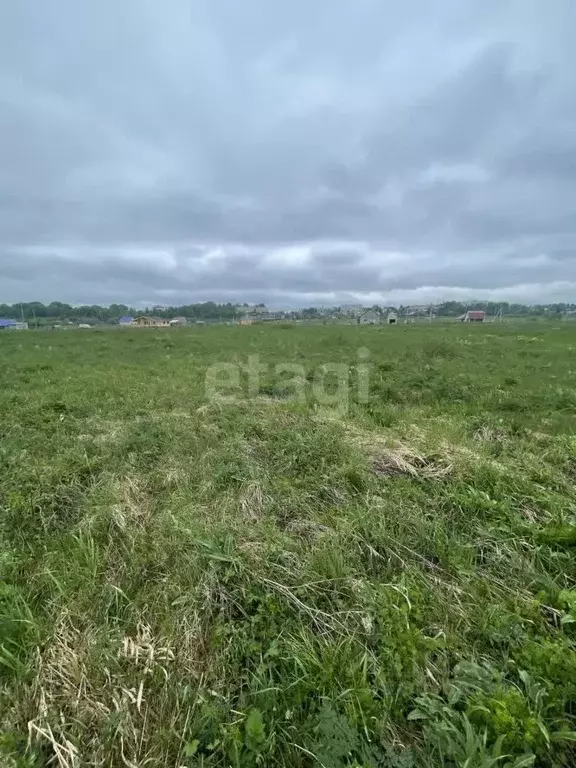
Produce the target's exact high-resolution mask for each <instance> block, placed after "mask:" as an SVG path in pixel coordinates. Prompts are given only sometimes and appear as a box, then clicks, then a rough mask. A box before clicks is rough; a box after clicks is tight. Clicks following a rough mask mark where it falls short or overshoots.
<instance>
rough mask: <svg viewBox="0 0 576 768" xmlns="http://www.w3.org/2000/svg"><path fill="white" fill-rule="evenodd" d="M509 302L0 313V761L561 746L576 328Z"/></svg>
mask: <svg viewBox="0 0 576 768" xmlns="http://www.w3.org/2000/svg"><path fill="white" fill-rule="evenodd" d="M526 328H527V326H525V325H524V326H523V331H525V332H526V333H527V334H528V336H526V337H525V336H519V335H518V332H517V329H516V328H515V327H514V326H506V325H504V324H503V325H501V326H498V327H494V326H491V327H490V334H487V332H486V329H484V328H477V327H468V326H461V325H460V324H458V325H457V326H456V325H455V326H452V327H450V326H441V325H440V326H438V327H436V326H434V325H431V326H430V327H428V326H426V327H418V326H408V327H401V328H360V327H359V328H355V327H343V328H338V327H330V326H326V327H322V328H320V327H304V326H290V327H289V328H283V327H278V328H276V327H267V328H266V329H265V330H264V331H263V332H262V329H260V328H258V327H256V326H255V327H250V328H231V327H229V328H216V327H215V328H202V329H200V330H198V329H188V330H186V331H182V332H178V333H174V334H172V333H170V331H167V332H166V333H165V334H164V333H162V334H160V333H153V332H152V333H149V332H147V331H137V330H135V331H132V330H126V331H125V332H120V331H115V332H112V331H109V332H98V331H94V332H88V333H85V334H82V335H81V336H80V334H74V333H73V332H70V333H69V334H64V333H62V334H61V335H57V334H48V333H42V332H30V333H28V334H26V335H24V334H20V335H16V334H14V335H4V336H2V338H1V339H0V346H1V350H0V352H1V353H2V355H3V359H5V360H6V361H8V363H9V364H8V365H6V366H4V367H3V368H2V370H1V371H0V378H1V379H2V389H3V393H4V396H3V398H2V400H1V401H0V411H1V413H0V433H1V434H0V438H1V441H0V731H1V734H2V735H1V736H0V756H1V758H0V764H2V765H11V766H28V767H30V768H31V767H32V766H34V768H37V767H40V766H65V767H66V768H68V767H70V768H72V767H74V768H75V767H76V766H84V765H86V766H116V765H129V766H144V765H165V766H206V768H208V767H209V766H214V767H216V766H222V767H224V766H226V767H227V766H234V767H239V768H241V767H242V766H254V765H263V766H264V765H265V766H286V765H290V766H302V767H303V768H304V767H306V768H307V767H308V766H316V765H318V766H325V768H347V767H349V768H352V767H354V768H360V767H361V768H368V767H370V768H379V767H380V766H396V767H397V768H400V767H403V768H409V767H416V766H434V765H438V766H444V765H446V766H464V765H465V766H467V768H481V767H482V768H484V766H508V767H509V768H510V767H512V766H513V767H515V768H520V766H530V765H534V766H565V765H570V764H572V763H574V762H575V761H576V751H575V748H574V747H575V742H574V738H573V734H574V725H575V717H576V710H575V706H576V705H575V701H576V635H575V630H574V627H575V626H576V598H575V597H574V595H575V594H576V590H575V577H576V568H575V560H574V530H575V529H576V525H575V523H576V493H575V490H574V467H575V466H576V463H575V462H576V448H575V444H574V439H573V434H574V418H575V417H574V414H573V412H572V410H571V408H570V403H571V402H572V400H571V388H570V381H571V378H570V377H571V369H570V361H569V359H568V357H567V356H566V355H565V354H564V349H565V347H566V346H569V345H570V344H574V341H573V339H572V336H573V334H574V331H573V330H572V329H571V328H570V327H569V326H567V327H565V328H559V329H552V328H547V327H544V326H542V325H538V327H536V326H534V328H528V330H526ZM288 330H289V331H290V332H287V331H288ZM527 338H528V339H529V340H530V341H529V342H528V341H526V339H527ZM360 348H362V349H364V350H369V353H370V359H369V364H370V366H371V368H370V378H369V382H368V397H367V398H365V397H362V396H360V383H359V382H361V381H362V376H364V373H363V372H362V369H360V368H359V365H360V363H359V359H360V358H359V356H358V349H360ZM531 350H532V351H535V350H537V355H536V354H528V352H530V351H531ZM255 353H257V354H258V355H259V357H260V362H262V363H265V364H266V365H267V366H268V369H267V371H266V372H265V374H263V377H262V383H263V387H265V388H266V391H260V392H258V393H257V394H256V395H255V396H254V395H253V394H250V392H249V391H248V386H249V382H248V381H247V379H246V377H245V375H244V373H242V374H241V375H240V376H239V379H238V385H237V386H236V388H235V389H234V391H232V392H231V391H227V392H226V393H225V394H226V397H213V398H211V399H207V398H206V394H205V378H206V370H207V368H208V367H209V366H211V365H213V364H214V363H216V362H223V361H228V362H235V363H238V364H241V365H244V364H245V362H246V360H247V359H248V357H249V356H250V355H254V354H255ZM365 359H366V356H365V355H364V357H362V360H361V362H362V361H365ZM503 360H505V361H506V365H503ZM293 362H297V363H298V364H299V365H301V366H303V367H304V368H305V371H304V375H303V376H302V377H301V378H302V385H303V386H304V387H305V389H304V394H303V396H298V397H297V398H295V397H293V396H291V394H292V393H291V391H290V387H288V388H285V382H284V380H283V378H282V377H276V376H275V374H274V366H275V365H284V364H286V363H293ZM334 364H339V365H343V366H344V368H343V369H342V370H347V371H349V372H350V373H349V376H350V378H349V379H348V388H347V390H346V398H347V399H346V402H345V405H346V408H345V409H343V408H342V403H343V400H342V398H340V399H339V397H336V396H335V395H334V393H335V392H336V394H338V393H337V386H332V384H331V386H332V390H330V395H331V399H330V402H328V403H325V402H324V403H319V402H318V398H317V397H316V396H315V394H314V393H315V390H314V386H315V382H316V381H317V377H316V375H315V372H316V371H317V369H318V368H319V367H320V366H322V365H334ZM243 370H244V369H243ZM283 370H286V369H283ZM38 371H41V373H40V374H38ZM336 384H337V382H336ZM342 391H343V390H342ZM230 395H232V396H230ZM525 406H527V407H525Z"/></svg>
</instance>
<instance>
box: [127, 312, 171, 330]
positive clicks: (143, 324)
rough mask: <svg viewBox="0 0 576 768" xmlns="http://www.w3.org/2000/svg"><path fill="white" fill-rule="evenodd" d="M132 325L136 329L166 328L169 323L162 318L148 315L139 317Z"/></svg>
mask: <svg viewBox="0 0 576 768" xmlns="http://www.w3.org/2000/svg"><path fill="white" fill-rule="evenodd" d="M134 325H135V326H136V327H137V328H168V327H169V326H170V321H169V320H165V319H164V318H163V317H151V316H149V315H139V316H138V317H137V318H136V319H135V320H134Z"/></svg>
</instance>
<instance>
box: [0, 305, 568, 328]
mask: <svg viewBox="0 0 576 768" xmlns="http://www.w3.org/2000/svg"><path fill="white" fill-rule="evenodd" d="M256 307H257V308H258V309H261V310H262V309H265V306H264V304H258V305H256ZM252 309H253V306H250V305H248V304H231V303H227V304H220V303H217V302H214V301H206V302H202V303H198V304H184V305H181V306H174V307H147V308H145V309H135V308H134V307H129V306H127V305H126V304H110V305H109V306H101V305H99V304H90V305H87V304H85V305H80V306H74V305H72V304H64V303H63V302H60V301H52V302H51V303H50V304H43V303H42V302H40V301H31V302H22V303H19V304H0V317H9V318H14V319H16V320H20V319H24V320H26V321H28V322H29V323H31V324H36V325H49V324H53V323H55V322H73V323H90V324H92V325H94V324H100V323H111V324H114V323H118V321H119V319H120V318H121V317H123V316H125V315H131V316H133V317H134V316H136V315H140V314H146V315H156V316H157V317H166V318H171V317H177V316H181V317H186V318H188V319H189V320H192V321H197V322H198V321H204V322H207V321H218V320H220V321H230V320H234V319H237V318H239V317H242V316H243V315H245V314H246V313H250V311H251V310H252ZM373 309H376V310H380V311H388V310H393V311H395V312H397V313H398V314H399V315H401V316H402V315H405V314H408V313H409V312H412V313H413V312H414V308H413V307H409V306H403V305H399V306H397V307H384V308H382V307H378V306H376V305H375V306H374V307H373ZM430 309H431V310H433V311H434V313H435V314H436V315H437V316H440V317H458V316H459V315H463V314H464V313H465V312H466V311H467V310H469V309H481V310H484V311H485V312H486V314H487V315H495V314H496V313H497V312H498V311H499V310H502V313H503V314H504V315H524V316H528V315H530V316H555V315H556V316H557V315H563V314H565V313H567V312H574V313H576V304H571V303H556V304H517V303H509V302H494V301H469V302H460V301H445V302H443V303H441V304H436V305H434V306H430V307H429V308H428V309H426V308H425V307H420V312H421V313H422V314H425V313H427V311H429V310H430ZM338 313H339V308H338V307H334V308H332V309H326V308H325V307H323V308H320V307H307V308H305V309H300V310H294V311H291V312H289V313H286V316H288V317H291V318H294V319H296V318H301V319H315V318H322V317H326V315H327V314H338Z"/></svg>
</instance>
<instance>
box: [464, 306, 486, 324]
mask: <svg viewBox="0 0 576 768" xmlns="http://www.w3.org/2000/svg"><path fill="white" fill-rule="evenodd" d="M460 319H461V320H462V322H463V323H483V322H484V320H485V319H486V313H485V312H484V311H483V310H480V309H471V310H468V312H466V314H465V315H462V317H461V318H460Z"/></svg>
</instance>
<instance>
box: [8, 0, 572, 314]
mask: <svg viewBox="0 0 576 768" xmlns="http://www.w3.org/2000/svg"><path fill="white" fill-rule="evenodd" d="M574 28H576V5H574V3H573V2H572V0H557V2H555V3H553V4H552V5H547V6H545V5H544V4H542V3H541V1H540V0H511V1H510V2H508V3H502V2H499V1H498V0H488V1H487V2H485V3H481V4H480V3H476V4H468V3H461V2H459V0H442V1H440V0H435V1H434V2H429V1H428V0H404V2H402V3H382V2H381V1H380V0H355V1H354V2H352V0H339V2H333V1H332V0H316V2H314V3H305V2H304V0H294V2H292V3H289V4H288V3H267V4H265V3H262V2H260V1H259V0H244V2H242V3H238V2H237V0H166V1H165V2H164V3H158V2H156V0H124V1H123V2H122V3H117V2H112V0H101V2H100V3H91V4H82V3H77V2H74V1H73V0H52V2H50V3H37V2H35V1H34V0H19V2H17V3H3V4H2V6H1V8H0V301H18V300H33V299H39V300H44V301H50V300H63V301H70V302H112V301H124V302H126V303H132V304H144V303H181V302H186V303H188V302H191V301H200V300H208V299H214V300H225V301H266V302H268V303H269V304H271V305H284V306H289V305H302V304H310V303H340V302H346V301H366V302H369V303H373V302H374V301H379V302H382V303H388V302H390V303H392V302H397V301H403V302H410V301H416V302H419V301H428V300H441V299H443V298H446V299H450V298H472V297H486V298H494V299H507V298H508V299H511V300H514V299H518V300H524V301H538V300H539V301H548V300H570V299H574V297H575V296H576V209H575V206H574V200H575V199H576V131H575V130H574V126H575V125H576V90H575V89H574V85H573V72H574V71H576V52H575V51H574V46H573V42H572V35H573V30H574Z"/></svg>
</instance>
